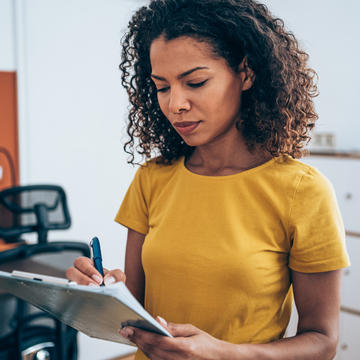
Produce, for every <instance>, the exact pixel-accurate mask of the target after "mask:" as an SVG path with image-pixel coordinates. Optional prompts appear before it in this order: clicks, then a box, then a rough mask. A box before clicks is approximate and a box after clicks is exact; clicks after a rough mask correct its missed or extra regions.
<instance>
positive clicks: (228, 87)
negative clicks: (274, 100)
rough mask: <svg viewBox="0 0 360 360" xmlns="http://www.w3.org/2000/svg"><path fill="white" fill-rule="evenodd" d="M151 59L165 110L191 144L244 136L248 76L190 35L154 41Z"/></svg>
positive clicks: (166, 114)
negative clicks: (242, 122) (244, 93)
mask: <svg viewBox="0 0 360 360" xmlns="http://www.w3.org/2000/svg"><path fill="white" fill-rule="evenodd" d="M150 61H151V67H152V75H151V77H152V80H153V81H154V83H155V86H156V88H157V91H158V93H157V96H158V102H159V105H160V108H161V111H162V112H163V114H164V115H165V116H166V118H167V119H168V120H169V121H170V123H171V125H172V126H173V127H174V129H175V130H176V131H177V132H178V133H179V135H180V136H181V137H182V138H183V139H184V141H185V142H186V143H187V144H188V145H190V146H201V145H205V144H210V143H213V142H215V141H217V140H218V139H223V138H224V137H227V136H233V135H235V133H236V134H237V135H236V136H239V132H238V130H237V129H236V121H237V120H238V119H239V117H240V105H241V100H240V99H241V93H242V91H243V90H246V89H248V88H249V87H250V86H251V81H249V79H247V80H245V77H246V75H245V73H244V72H239V73H235V72H234V71H233V70H232V69H231V68H230V67H229V66H228V64H227V62H226V60H225V59H223V58H221V57H219V58H216V57H215V56H214V55H213V54H212V52H211V47H210V45H209V44H208V43H207V42H199V41H197V40H195V39H194V38H191V37H185V36H184V37H179V38H176V39H173V40H169V41H166V40H165V39H164V38H163V37H162V36H161V37H159V38H157V39H155V40H154V41H153V42H152V44H151V48H150Z"/></svg>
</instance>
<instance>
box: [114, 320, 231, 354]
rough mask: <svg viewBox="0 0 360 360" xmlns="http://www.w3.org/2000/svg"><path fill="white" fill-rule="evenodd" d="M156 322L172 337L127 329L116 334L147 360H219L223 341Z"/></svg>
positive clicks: (185, 327)
mask: <svg viewBox="0 0 360 360" xmlns="http://www.w3.org/2000/svg"><path fill="white" fill-rule="evenodd" d="M157 320H158V322H159V323H160V324H161V325H162V326H163V327H164V328H165V329H167V330H168V331H169V332H170V334H171V335H172V336H173V338H170V337H167V336H162V335H158V334H155V333H152V332H148V331H144V330H141V329H138V328H134V327H131V326H128V327H126V328H124V329H122V330H120V335H122V336H124V337H126V338H127V339H128V340H130V341H132V342H133V343H135V344H136V345H137V346H138V347H139V348H140V350H141V351H142V352H143V353H144V354H145V355H146V356H147V357H149V358H150V359H151V360H160V359H161V360H184V359H194V360H212V359H219V358H221V356H219V353H220V352H221V350H220V349H221V348H222V347H223V346H224V342H223V341H221V340H218V339H216V338H214V337H212V336H211V335H209V334H207V333H206V332H204V331H202V330H200V329H198V328H197V327H195V326H193V325H190V324H174V323H166V321H165V320H163V319H161V318H160V317H158V318H157Z"/></svg>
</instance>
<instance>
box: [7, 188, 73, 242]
mask: <svg viewBox="0 0 360 360" xmlns="http://www.w3.org/2000/svg"><path fill="white" fill-rule="evenodd" d="M70 225H71V219H70V213H69V209H68V206H67V201H66V195H65V191H64V190H63V188H62V187H60V186H58V185H28V186H16V187H11V188H8V189H5V190H2V191H0V238H2V239H4V240H5V241H17V240H19V238H20V236H21V235H22V234H25V233H34V232H35V233H37V234H38V242H39V243H46V242H47V233H48V231H49V230H63V229H68V228H69V227H70Z"/></svg>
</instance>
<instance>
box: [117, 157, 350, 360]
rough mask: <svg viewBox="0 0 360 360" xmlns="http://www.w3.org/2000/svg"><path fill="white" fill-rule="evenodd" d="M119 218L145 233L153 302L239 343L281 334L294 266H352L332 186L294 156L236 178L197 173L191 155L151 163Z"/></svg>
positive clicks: (158, 311)
mask: <svg viewBox="0 0 360 360" xmlns="http://www.w3.org/2000/svg"><path fill="white" fill-rule="evenodd" d="M116 221H117V222H119V223H120V224H123V225H124V226H126V227H128V228H131V229H133V230H135V231H137V232H140V233H143V234H146V237H145V242H144V245H143V249H142V263H143V267H144V271H145V278H146V286H145V309H146V310H147V311H148V312H149V313H150V314H152V315H153V316H157V315H160V316H161V317H163V318H164V319H166V320H167V321H171V322H175V323H191V324H193V325H195V326H197V327H199V328H200V329H202V330H204V331H206V332H208V333H210V334H211V335H213V336H215V337H216V338H219V339H223V340H226V341H229V342H232V343H267V342H270V341H273V340H276V339H279V338H281V337H282V336H283V334H284V331H285V329H286V327H287V324H288V321H289V317H290V312H291V304H292V289H291V282H290V276H289V275H290V273H289V271H290V269H293V270H295V271H299V272H323V271H330V270H335V269H340V268H344V267H346V266H348V265H349V260H348V256H347V253H346V249H345V244H344V238H345V235H344V233H345V232H344V227H343V223H342V219H341V216H340V213H339V210H338V206H337V202H336V197H335V193H334V191H333V188H332V186H331V184H330V183H329V181H328V180H327V179H326V178H325V177H324V176H323V175H322V174H320V173H319V172H318V171H317V170H316V169H314V168H313V167H311V166H309V165H306V164H303V163H302V162H300V161H298V160H294V159H292V158H290V157H285V158H282V159H281V158H274V159H272V160H270V161H268V162H266V163H265V164H263V165H261V166H258V167H256V168H253V169H250V170H247V171H243V172H241V173H238V174H234V175H228V176H204V175H198V174H195V173H192V172H190V171H189V170H188V169H187V168H186V167H185V166H184V158H180V159H179V160H178V161H176V162H174V163H173V164H172V165H159V164H156V163H155V161H154V160H152V161H149V162H147V163H146V165H145V166H144V167H140V168H139V169H138V171H137V173H136V175H135V178H134V180H133V182H132V184H131V185H130V188H129V190H128V192H127V194H126V196H125V198H124V201H123V203H122V205H121V207H120V210H119V212H118V214H117V216H116ZM141 358H145V357H144V356H143V355H141V354H138V356H137V359H141Z"/></svg>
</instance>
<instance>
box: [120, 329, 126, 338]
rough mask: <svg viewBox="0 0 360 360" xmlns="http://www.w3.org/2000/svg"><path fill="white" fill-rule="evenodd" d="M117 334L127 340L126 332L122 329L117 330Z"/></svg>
mask: <svg viewBox="0 0 360 360" xmlns="http://www.w3.org/2000/svg"><path fill="white" fill-rule="evenodd" d="M119 334H120V335H121V336H122V337H124V338H127V334H126V331H125V330H124V329H120V330H119Z"/></svg>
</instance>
